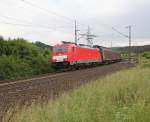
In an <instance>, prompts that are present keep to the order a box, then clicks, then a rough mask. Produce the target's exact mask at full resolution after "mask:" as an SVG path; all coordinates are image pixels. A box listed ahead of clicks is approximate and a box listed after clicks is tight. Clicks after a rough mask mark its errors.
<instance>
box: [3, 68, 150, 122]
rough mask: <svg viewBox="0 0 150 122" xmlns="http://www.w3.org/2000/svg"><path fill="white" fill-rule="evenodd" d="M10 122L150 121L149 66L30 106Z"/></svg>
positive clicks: (101, 80)
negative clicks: (44, 102)
mask: <svg viewBox="0 0 150 122" xmlns="http://www.w3.org/2000/svg"><path fill="white" fill-rule="evenodd" d="M8 117H9V116H8V115H7V117H6V118H5V119H6V120H5V121H7V118H8ZM13 121H14V122H149V121H150V67H146V68H145V67H144V68H143V67H136V68H133V69H130V70H124V71H120V72H118V73H115V74H112V75H110V76H106V77H105V78H104V79H100V80H97V81H95V82H93V83H90V84H88V85H85V86H83V87H82V88H79V89H77V90H74V92H72V93H71V94H69V95H63V96H62V97H60V98H58V99H57V100H55V101H50V102H49V103H48V104H45V105H42V106H41V105H37V104H36V105H32V106H31V107H30V108H28V109H27V108H26V109H23V110H22V111H21V110H20V111H19V112H18V113H17V114H16V115H15V116H14V120H13Z"/></svg>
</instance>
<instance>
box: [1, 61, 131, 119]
mask: <svg viewBox="0 0 150 122" xmlns="http://www.w3.org/2000/svg"><path fill="white" fill-rule="evenodd" d="M128 67H129V64H128V63H126V62H119V63H115V64H110V65H103V66H99V67H95V68H89V69H82V70H77V71H71V72H63V73H58V74H57V73H56V74H51V75H45V76H41V77H37V78H33V79H27V80H20V81H13V82H5V83H4V82H2V83H0V116H1V118H2V116H3V115H4V113H5V112H6V111H7V110H8V109H9V108H13V107H14V106H15V105H16V104H20V105H23V104H25V103H27V102H28V103H31V102H32V101H38V100H39V98H41V100H48V99H50V98H53V97H56V96H58V95H60V94H62V93H64V92H65V91H68V90H71V89H73V88H77V87H79V86H81V85H82V84H85V83H87V82H89V81H92V80H96V79H98V78H100V77H102V76H105V75H107V74H109V73H112V72H115V71H119V70H122V69H126V68H128Z"/></svg>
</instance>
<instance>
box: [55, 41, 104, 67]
mask: <svg viewBox="0 0 150 122" xmlns="http://www.w3.org/2000/svg"><path fill="white" fill-rule="evenodd" d="M101 62H102V55H101V53H100V52H99V49H98V48H91V47H88V46H80V45H76V44H75V43H67V42H63V44H60V45H55V46H54V47H53V54H52V65H53V66H54V67H65V68H66V67H69V66H75V67H77V68H78V67H80V66H86V65H95V64H99V63H101Z"/></svg>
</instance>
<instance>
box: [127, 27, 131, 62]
mask: <svg viewBox="0 0 150 122" xmlns="http://www.w3.org/2000/svg"><path fill="white" fill-rule="evenodd" d="M127 28H128V29H129V36H128V38H129V57H128V58H129V59H128V60H129V63H130V62H131V26H127Z"/></svg>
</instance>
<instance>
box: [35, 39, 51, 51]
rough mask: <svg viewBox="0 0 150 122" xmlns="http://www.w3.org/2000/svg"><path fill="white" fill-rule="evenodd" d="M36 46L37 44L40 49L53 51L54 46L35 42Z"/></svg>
mask: <svg viewBox="0 0 150 122" xmlns="http://www.w3.org/2000/svg"><path fill="white" fill-rule="evenodd" d="M34 44H35V45H36V46H37V47H40V48H49V49H50V50H52V46H50V45H47V44H44V43H42V42H39V41H37V42H35V43H34Z"/></svg>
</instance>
